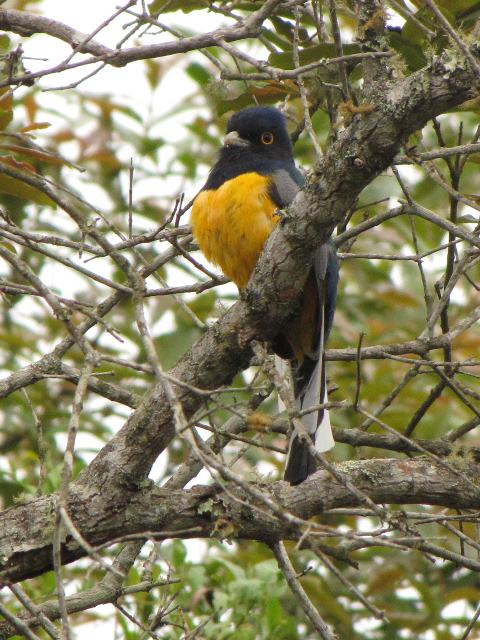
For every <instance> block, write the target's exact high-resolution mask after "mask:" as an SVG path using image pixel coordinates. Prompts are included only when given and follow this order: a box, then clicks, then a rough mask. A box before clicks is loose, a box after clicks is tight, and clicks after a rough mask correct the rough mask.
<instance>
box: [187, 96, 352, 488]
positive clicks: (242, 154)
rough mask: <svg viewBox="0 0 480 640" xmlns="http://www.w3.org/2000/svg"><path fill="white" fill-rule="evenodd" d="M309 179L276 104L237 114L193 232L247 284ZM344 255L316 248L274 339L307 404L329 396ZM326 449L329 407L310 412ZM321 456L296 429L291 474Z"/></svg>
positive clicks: (200, 199) (309, 423)
mask: <svg viewBox="0 0 480 640" xmlns="http://www.w3.org/2000/svg"><path fill="white" fill-rule="evenodd" d="M304 182H305V179H304V176H303V174H302V173H301V172H300V170H299V169H298V168H297V167H296V165H295V161H294V158H293V146H292V142H291V140H290V136H289V133H288V128H287V122H286V118H285V116H284V115H283V113H282V112H281V111H279V110H278V109H276V108H274V107H264V106H255V107H249V108H246V109H242V110H241V111H238V112H236V113H234V114H233V115H232V116H231V117H230V119H229V120H228V123H227V128H226V135H225V138H224V143H223V147H222V148H221V149H220V151H219V154H218V159H217V161H216V162H215V164H214V166H213V167H212V169H211V171H210V173H209V175H208V178H207V181H206V183H205V185H204V186H203V187H202V189H201V190H200V192H199V193H198V194H197V196H196V197H195V199H194V201H193V205H192V211H191V216H190V221H191V225H192V232H193V236H194V239H195V240H196V242H197V244H198V246H199V248H200V250H201V251H202V253H203V254H204V255H205V257H206V258H207V260H208V261H209V262H211V263H212V264H214V265H216V266H218V267H220V269H221V270H222V272H223V274H224V275H225V276H227V277H228V278H230V279H231V280H233V282H234V283H235V284H236V285H237V287H238V289H239V291H240V292H241V291H242V290H244V289H245V288H246V286H247V284H248V281H249V279H250V276H251V274H252V272H253V270H254V268H255V265H256V263H257V260H258V258H259V256H260V253H261V251H262V248H263V246H264V244H265V241H266V240H267V238H268V236H269V235H270V233H271V232H272V230H273V229H274V227H275V225H276V224H277V223H278V221H279V219H280V215H279V212H280V211H281V210H283V209H284V208H286V207H288V205H289V204H291V202H292V201H293V199H294V198H295V196H296V194H297V192H298V190H299V189H301V188H302V186H303V185H304ZM338 277H339V269H338V259H337V256H336V252H335V249H334V247H333V244H332V243H331V242H326V243H325V244H322V245H321V246H319V247H318V249H317V250H316V251H315V254H314V257H313V261H312V267H311V269H310V272H309V275H308V277H307V280H306V283H305V286H304V289H303V292H302V295H301V301H300V305H299V309H298V310H297V311H296V312H294V314H293V317H291V318H290V319H288V320H287V321H286V323H285V325H284V327H282V329H281V331H280V333H279V334H278V335H277V336H276V337H275V339H274V340H273V341H272V348H273V351H274V352H275V353H276V354H277V355H278V356H280V357H281V358H283V359H288V360H290V361H291V363H292V372H293V379H294V391H295V397H296V402H297V408H298V410H299V411H304V410H308V409H309V408H311V407H314V406H316V405H318V404H323V403H325V402H326V401H327V389H326V374H325V359H324V350H325V343H326V341H327V338H328V335H329V333H330V329H331V327H332V323H333V316H334V312H335V304H336V294H337V284H338ZM301 420H302V423H303V426H304V427H305V430H306V431H307V433H308V435H309V436H310V438H311V440H312V442H313V444H314V445H315V448H316V449H317V450H318V451H319V452H325V451H328V450H329V449H331V448H332V447H333V445H334V444H335V443H334V440H333V435H332V429H331V425H330V419H329V415H328V410H327V409H320V410H318V409H317V410H313V411H311V412H309V413H308V412H307V413H305V414H303V415H302V418H301ZM316 466H317V465H316V461H315V458H314V456H313V455H312V454H311V452H310V448H309V446H308V444H306V443H305V441H304V438H303V437H299V434H298V433H297V432H295V431H293V432H292V434H291V436H290V441H289V449H288V455H287V461H286V465H285V472H284V479H285V480H286V481H287V482H289V483H290V484H291V485H297V484H300V483H301V482H303V481H304V480H305V479H306V478H307V477H308V476H309V475H311V474H312V473H314V472H315V471H316Z"/></svg>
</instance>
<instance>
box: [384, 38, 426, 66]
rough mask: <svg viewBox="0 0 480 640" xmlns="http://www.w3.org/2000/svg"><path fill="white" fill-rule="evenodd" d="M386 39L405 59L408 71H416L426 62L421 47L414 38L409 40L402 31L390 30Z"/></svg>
mask: <svg viewBox="0 0 480 640" xmlns="http://www.w3.org/2000/svg"><path fill="white" fill-rule="evenodd" d="M388 41H389V43H390V46H391V47H392V48H393V49H395V51H397V52H398V53H399V54H400V55H401V56H402V58H403V59H404V60H405V62H406V63H407V67H408V68H409V70H410V71H417V69H421V68H422V67H424V66H425V65H426V64H427V59H426V57H425V55H424V53H423V49H422V47H421V46H420V45H419V44H417V43H416V42H415V41H414V40H409V39H408V38H407V37H405V36H404V35H403V33H397V32H396V31H391V32H390V33H389V34H388Z"/></svg>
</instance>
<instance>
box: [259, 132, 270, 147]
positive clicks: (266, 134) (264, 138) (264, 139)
mask: <svg viewBox="0 0 480 640" xmlns="http://www.w3.org/2000/svg"><path fill="white" fill-rule="evenodd" d="M260 140H261V141H262V143H263V144H272V142H273V133H271V132H270V131H265V132H264V133H262V135H261V137H260Z"/></svg>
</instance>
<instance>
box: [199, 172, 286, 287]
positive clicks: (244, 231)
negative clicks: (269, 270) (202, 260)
mask: <svg viewBox="0 0 480 640" xmlns="http://www.w3.org/2000/svg"><path fill="white" fill-rule="evenodd" d="M269 184H270V179H269V178H267V177H265V176H261V175H259V174H256V173H244V174H242V175H240V176H237V177H236V178H232V179H231V180H227V181H226V182H224V183H223V184H222V185H221V186H220V187H219V188H218V189H216V190H207V191H201V192H200V193H199V194H198V196H197V197H196V198H195V201H194V203H193V208H192V214H191V222H192V230H193V235H194V237H195V239H196V241H197V242H198V246H199V247H200V249H201V250H202V252H203V253H204V255H205V257H206V258H207V259H208V260H209V261H210V262H212V263H213V264H216V265H218V266H219V267H220V268H221V270H222V271H223V273H224V274H225V275H226V276H227V277H228V278H230V279H231V280H233V281H234V282H235V284H236V285H237V286H238V288H239V289H243V288H245V287H246V286H247V283H248V280H249V278H250V275H251V273H252V271H253V269H254V267H255V264H256V262H257V260H258V257H259V255H260V252H261V250H262V248H263V245H264V244H265V241H266V239H267V238H268V236H269V235H270V233H271V231H272V229H273V228H274V226H275V224H276V223H277V221H278V217H277V216H276V215H275V210H276V208H277V207H276V205H275V203H274V202H273V201H272V199H271V198H270V195H269V193H268V187H269Z"/></svg>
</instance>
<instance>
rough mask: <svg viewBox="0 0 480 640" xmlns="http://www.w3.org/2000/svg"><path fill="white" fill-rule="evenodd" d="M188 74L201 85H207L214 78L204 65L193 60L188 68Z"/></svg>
mask: <svg viewBox="0 0 480 640" xmlns="http://www.w3.org/2000/svg"><path fill="white" fill-rule="evenodd" d="M186 72H187V75H188V76H189V77H190V78H191V79H192V80H194V81H195V82H196V83H197V84H198V85H200V86H201V87H203V86H205V85H206V84H207V83H208V82H209V81H210V80H211V78H212V76H211V74H210V73H209V72H208V71H207V70H206V69H205V67H204V66H202V65H201V64H199V63H198V62H191V63H190V64H189V65H188V67H187V68H186Z"/></svg>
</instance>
